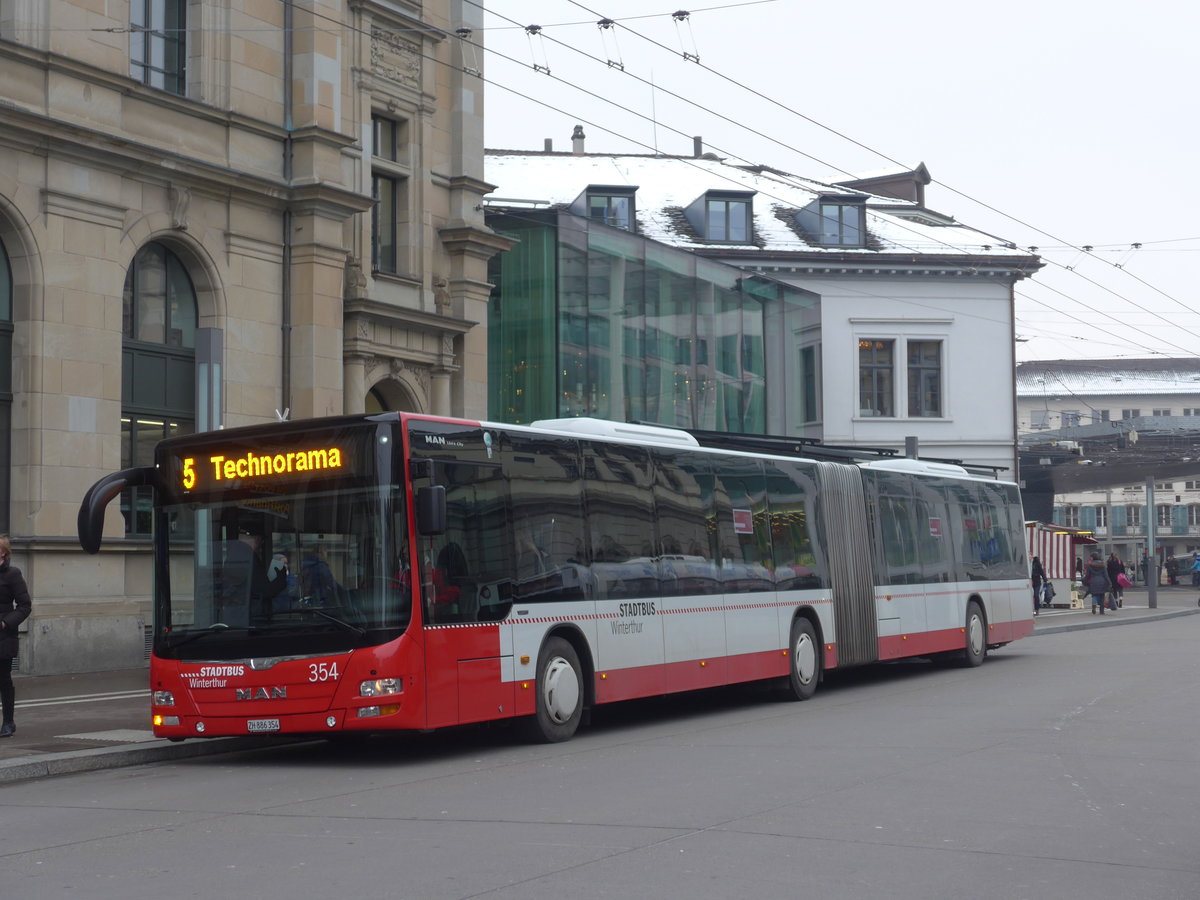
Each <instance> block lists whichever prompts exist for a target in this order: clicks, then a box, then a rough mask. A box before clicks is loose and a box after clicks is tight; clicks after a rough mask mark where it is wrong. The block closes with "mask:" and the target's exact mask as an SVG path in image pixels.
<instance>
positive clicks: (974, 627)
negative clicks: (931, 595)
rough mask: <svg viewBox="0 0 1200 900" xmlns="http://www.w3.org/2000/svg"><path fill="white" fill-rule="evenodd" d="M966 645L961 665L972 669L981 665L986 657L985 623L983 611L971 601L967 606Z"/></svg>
mask: <svg viewBox="0 0 1200 900" xmlns="http://www.w3.org/2000/svg"><path fill="white" fill-rule="evenodd" d="M966 632H967V634H966V637H967V644H966V647H964V648H963V652H962V657H961V659H962V664H963V665H964V666H966V667H967V668H974V667H975V666H979V665H982V664H983V658H984V657H985V656H987V622H986V621H984V618H983V609H982V608H981V607H980V605H979V604H978V603H977V602H976V601H974V600H972V601H971V602H970V603H968V604H967V627H966Z"/></svg>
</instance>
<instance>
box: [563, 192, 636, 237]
mask: <svg viewBox="0 0 1200 900" xmlns="http://www.w3.org/2000/svg"><path fill="white" fill-rule="evenodd" d="M636 194H637V187H636V186H635V185H627V184H616V185H614V184H589V185H588V188H587V190H586V191H584V192H583V193H582V194H580V195H579V196H578V197H576V198H575V202H574V203H572V204H571V212H573V213H575V215H577V216H586V217H587V218H589V219H591V220H592V221H593V222H603V223H604V224H605V225H611V226H612V227H613V228H623V229H625V230H626V231H636V230H637V227H636V225H637V217H636V212H637V210H636V208H635V205H634V202H633V201H634V197H635V195H636Z"/></svg>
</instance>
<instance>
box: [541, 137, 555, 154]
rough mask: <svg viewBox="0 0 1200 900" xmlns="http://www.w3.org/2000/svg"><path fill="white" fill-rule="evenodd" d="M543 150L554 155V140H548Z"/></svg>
mask: <svg viewBox="0 0 1200 900" xmlns="http://www.w3.org/2000/svg"><path fill="white" fill-rule="evenodd" d="M542 150H543V151H544V152H546V153H553V152H554V138H546V141H545V144H544V145H543V147H542Z"/></svg>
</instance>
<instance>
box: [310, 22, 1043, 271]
mask: <svg viewBox="0 0 1200 900" xmlns="http://www.w3.org/2000/svg"><path fill="white" fill-rule="evenodd" d="M466 2H468V3H471V4H472V5H473V6H477V7H479V8H480V9H483V7H481V6H479V4H478V3H475V2H474V0H466ZM313 15H314V16H316V17H318V18H322V19H325V20H326V21H329V22H334V23H335V24H338V25H339V26H340V27H342V28H343V30H349V31H352V32H356V33H359V34H366V32H365V31H364V30H363V29H361V28H353V27H351V26H346V25H344V24H343V23H340V22H337V20H335V19H333V18H332V17H331V16H328V15H325V14H323V13H313ZM501 18H506V17H503V16H502V17H501ZM508 21H513V20H508ZM524 27H525V28H526V33H527V34H532V35H536V36H539V37H541V36H543V35H542V29H541V28H540V27H538V28H536V30H534V31H532V32H531V31H530V30H529V26H524ZM463 32H466V34H464V33H463ZM455 34H456V36H457V37H458V38H459V40H461V41H462V42H464V43H466V44H468V45H469V46H471V47H475V48H479V49H482V50H484V51H485V52H488V53H492V54H494V55H496V56H499V57H500V58H502V59H504V60H506V61H508V62H512V63H514V64H516V65H518V66H520V67H522V68H528V66H527V64H526V63H524V62H521V61H520V60H516V59H514V58H513V57H510V56H508V55H507V54H504V53H501V52H500V51H498V50H493V49H491V48H489V47H486V46H485V45H483V44H478V43H475V42H474V41H471V40H469V34H470V30H469V29H460V30H459V31H457V32H455ZM584 55H585V56H587V55H588V54H584ZM418 56H419V58H421V59H424V60H428V61H429V62H432V63H436V64H438V65H442V66H446V67H447V68H452V69H456V70H462V71H467V73H468V74H471V75H474V76H475V77H476V78H479V79H480V80H481V81H483V82H484V83H485V84H489V85H492V86H493V87H498V88H500V89H501V90H504V91H508V92H509V93H511V94H514V95H516V96H518V97H521V98H522V99H525V100H529V101H530V102H532V103H536V104H537V105H539V106H543V107H545V108H546V109H549V110H551V111H553V112H556V113H559V114H560V115H563V116H571V114H570V113H567V112H566V111H565V110H562V109H559V108H558V107H555V106H552V105H550V104H549V103H546V102H545V101H542V100H538V99H537V98H535V97H531V96H529V95H528V94H525V93H523V92H521V91H518V90H516V89H515V88H511V87H509V86H508V85H505V84H502V83H500V82H498V81H494V80H492V79H490V78H487V77H485V76H483V75H482V74H481V73H479V72H477V71H474V70H468V69H465V68H464V67H461V66H458V65H455V64H454V63H451V62H447V61H445V60H441V59H438V58H436V57H433V56H427V55H425V54H424V53H421V54H418ZM590 58H592V59H593V60H595V61H597V62H599V60H596V59H595V57H590ZM533 68H534V70H535V71H536V72H538V73H540V74H542V75H545V76H546V77H549V78H553V79H554V80H555V81H559V82H561V83H563V84H566V85H567V86H569V87H571V88H574V89H575V90H578V91H581V92H583V93H586V94H589V95H591V96H593V97H596V98H597V99H600V100H603V101H604V102H606V103H609V104H610V105H612V106H615V107H617V108H618V109H620V110H622V111H623V112H626V113H629V114H631V115H634V116H638V117H640V118H643V119H645V118H648V117H647V116H645V115H644V114H643V113H639V112H636V111H635V110H632V109H629V108H628V107H626V106H622V105H621V104H619V103H617V102H616V101H613V100H609V99H608V98H605V97H601V96H600V95H598V94H594V93H593V92H591V91H588V90H587V89H586V88H581V87H579V86H578V85H576V84H574V83H573V82H569V81H566V80H564V79H561V78H558V77H557V76H555V75H552V74H551V73H550V71H549V65H545V66H539V64H538V63H536V62H535V63H533ZM571 117H572V118H574V119H576V120H577V121H579V122H583V123H586V124H588V125H590V126H591V127H593V128H599V129H600V130H601V131H603V132H605V133H607V134H611V135H613V136H614V137H617V138H622V139H624V140H628V141H629V142H631V143H634V144H637V145H638V146H640V147H644V148H646V149H647V150H650V151H651V152H652V153H656V151H655V150H654V148H653V147H651V146H650V145H649V144H646V143H644V142H642V141H638V140H636V139H634V138H630V137H629V136H628V135H624V134H622V133H620V132H618V131H614V130H613V129H611V128H606V127H605V126H603V125H601V124H599V123H598V122H594V121H591V120H589V119H586V118H582V117H579V116H571ZM664 127H667V128H669V126H665V125H664ZM669 130H671V131H674V132H676V133H677V134H680V135H686V133H685V132H683V131H680V130H678V129H675V128H669ZM716 149H721V148H716ZM722 152H725V153H729V155H730V156H734V157H736V158H737V159H741V158H742V157H741V156H739V155H737V154H734V153H732V151H725V150H722ZM656 155H657V154H656ZM675 158H676V159H678V160H679V161H680V162H683V163H685V164H688V165H691V166H693V167H694V168H697V169H700V170H701V171H704V172H706V173H708V174H710V175H714V176H716V177H718V178H721V179H722V180H724V181H728V182H730V183H731V184H734V185H737V186H739V187H741V186H743V185H742V182H740V181H738V180H736V179H734V178H730V177H729V176H727V175H722V174H721V173H719V172H711V171H710V170H708V169H705V168H704V167H703V166H699V165H697V164H696V163H695V162H693V161H692V160H691V159H689V158H688V157H675ZM823 165H827V164H825V163H823ZM776 174H777V175H779V173H776ZM779 177H786V176H783V175H779ZM816 183H818V184H819V183H821V182H816ZM797 186H799V185H797ZM760 193H762V194H763V195H764V196H766V197H771V198H772V199H774V200H778V201H779V202H780V203H787V202H788V201H787V200H786V199H785V198H783V197H779V196H776V195H774V194H771V193H769V192H767V191H760ZM890 224H891V225H893V227H897V228H900V229H902V230H905V231H909V232H911V233H913V234H917V235H918V236H920V233H919V232H916V231H914V230H913V229H911V228H909V227H907V226H906V225H904V224H903V223H901V222H892V223H890ZM935 244H937V245H940V246H942V247H945V248H947V249H949V250H953V251H955V252H956V253H963V254H966V253H967V252H968V251H966V250H965V249H964V248H963V247H962V246H957V245H954V244H950V243H947V242H946V241H940V240H939V241H935ZM896 245H897V246H898V247H899V248H900V249H902V250H907V251H909V252H911V253H920V252H922V251H921V250H919V249H917V248H915V247H911V246H907V245H905V244H902V243H899V242H896ZM1013 246H1014V247H1015V245H1013ZM951 265H954V264H951ZM954 267H955V268H958V269H960V270H962V271H964V272H972V271H973V269H974V267H972V266H969V265H954ZM1014 268H1018V269H1020V268H1021V266H1019V265H1014Z"/></svg>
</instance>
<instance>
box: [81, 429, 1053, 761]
mask: <svg viewBox="0 0 1200 900" xmlns="http://www.w3.org/2000/svg"><path fill="white" fill-rule="evenodd" d="M738 447H739V443H738V440H737V439H736V438H734V437H729V436H726V438H725V439H724V440H722V441H721V442H720V446H719V447H714V446H709V445H707V443H705V442H703V441H701V440H697V438H696V437H695V436H693V434H690V433H688V432H686V431H682V430H678V429H671V428H660V427H655V426H640V425H627V424H622V423H612V422H602V421H598V420H594V419H582V418H580V419H569V420H553V421H545V422H537V423H534V425H532V426H516V425H501V424H494V423H486V422H474V421H456V420H450V419H444V418H433V417H427V416H418V415H411V414H406V413H384V414H380V415H366V416H346V417H338V418H330V419H314V420H305V421H298V422H281V423H272V424H270V425H262V426H253V427H248V428H239V429H229V430H225V431H217V432H210V433H205V434H196V435H189V436H186V437H178V438H171V439H169V440H166V441H163V442H162V443H160V444H159V445H158V447H157V449H156V451H155V462H154V465H153V466H148V467H144V468H135V469H127V470H124V471H122V472H117V473H114V474H112V475H110V476H107V477H106V478H104V479H101V480H100V481H99V482H97V483H96V484H95V485H94V486H93V487H92V488H91V489H90V490H89V491H88V493H87V495H86V497H85V498H84V500H83V503H82V505H81V507H80V511H79V538H80V543H81V545H82V546H83V547H84V549H85V550H87V551H88V552H92V553H95V552H98V551H99V549H100V546H101V538H102V531H103V526H104V521H105V508H106V506H107V505H108V503H109V502H110V501H111V500H112V499H114V498H116V497H121V498H122V501H121V505H122V512H123V513H124V514H125V515H130V514H132V513H133V512H134V510H133V509H132V508H131V504H130V501H129V498H131V497H132V496H134V494H135V492H134V491H132V490H131V488H134V487H140V486H146V485H149V486H151V487H152V488H153V491H152V493H153V521H154V529H153V531H154V541H153V546H154V554H155V571H156V578H155V595H154V640H153V653H152V657H151V669H150V678H151V686H152V692H153V695H152V714H153V722H154V731H155V734H156V735H159V736H161V737H167V738H174V739H181V738H193V737H214V736H224V735H238V734H262V733H268V734H269V733H280V734H330V733H337V732H365V731H381V730H392V729H410V730H416V729H420V730H424V729H432V728H441V727H447V726H453V725H460V724H466V723H471V722H482V721H488V720H496V719H510V718H511V719H518V720H520V725H521V726H522V727H523V728H525V729H527V730H528V732H529V734H530V736H531V737H532V738H533V739H536V740H543V741H559V740H566V739H567V738H569V737H571V736H572V735H573V734H574V733H575V731H576V729H577V728H578V726H579V723H580V720H581V718H582V715H583V711H584V710H585V709H586V708H588V707H590V706H594V705H597V704H602V703H611V702H615V701H619V700H625V699H631V698H636V697H648V696H654V695H660V694H667V693H671V692H676V691H690V690H696V689H700V688H708V687H714V686H718V685H725V684H732V683H737V682H749V681H760V680H770V681H772V682H774V683H775V684H776V685H777V686H778V687H779V689H780V690H781V691H782V692H783V693H784V694H785V695H787V696H789V697H792V698H795V699H799V700H803V699H806V698H808V697H811V696H812V695H813V693H814V692H815V691H816V689H817V686H818V684H819V683H820V681H821V679H822V676H823V674H824V673H825V672H827V671H829V670H833V669H837V668H844V667H849V666H858V665H864V664H869V663H874V662H878V661H882V660H894V659H898V658H901V657H929V658H933V659H940V660H949V661H957V662H960V663H961V664H963V665H968V666H975V665H978V664H980V663H981V662H982V661H983V659H984V657H985V655H986V654H987V652H988V650H989V649H994V648H997V647H1000V646H1002V645H1004V644H1007V643H1009V642H1010V641H1013V640H1015V639H1017V638H1020V637H1023V636H1025V635H1028V634H1029V633H1030V632H1031V631H1032V605H1031V602H1030V588H1029V570H1028V563H1027V560H1026V548H1025V540H1024V534H1023V518H1022V511H1021V506H1020V499H1019V496H1018V493H1017V488H1016V486H1015V485H1013V484H1010V483H1006V482H1002V481H998V480H996V479H994V478H990V477H983V476H980V475H976V474H971V473H969V472H968V471H967V470H965V469H963V468H962V467H960V466H956V465H950V464H945V463H930V462H923V461H919V460H913V459H906V458H899V457H887V456H882V457H876V458H870V459H866V460H864V459H859V458H853V457H852V456H851V455H846V456H845V458H833V459H825V458H820V457H819V453H817V452H816V451H812V452H809V453H808V456H807V457H806V456H805V455H803V454H804V453H805V452H806V448H804V447H800V448H798V450H797V451H795V452H792V451H788V450H786V449H779V450H778V451H776V450H774V449H773V448H771V447H769V446H768V447H766V448H764V446H763V444H762V442H761V441H749V440H748V441H746V442H745V449H738ZM136 493H137V495H138V496H139V497H140V496H145V491H140V492H136Z"/></svg>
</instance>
